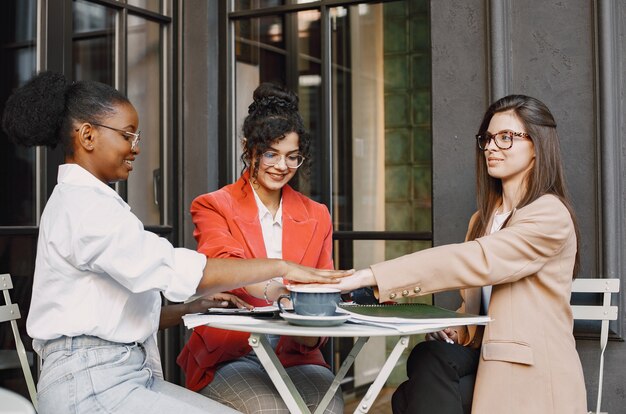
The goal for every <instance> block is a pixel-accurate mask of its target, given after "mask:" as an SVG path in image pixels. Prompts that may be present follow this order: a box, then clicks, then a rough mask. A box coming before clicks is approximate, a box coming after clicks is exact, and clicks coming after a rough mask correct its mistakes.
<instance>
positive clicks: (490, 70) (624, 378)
mask: <svg viewBox="0 0 626 414" xmlns="http://www.w3.org/2000/svg"><path fill="white" fill-rule="evenodd" d="M431 23H432V33H431V38H432V53H433V55H432V62H433V63H432V64H433V67H432V76H433V79H432V85H433V122H432V125H433V169H434V171H433V192H434V194H433V227H434V228H433V233H434V243H435V245H441V244H445V243H452V242H459V241H462V240H463V237H464V235H465V231H466V226H467V221H468V219H469V217H470V215H471V213H472V212H473V211H474V208H475V198H474V188H475V187H474V145H475V144H474V139H473V136H474V134H475V133H476V130H477V129H478V126H479V123H480V121H481V117H482V114H483V112H484V111H485V109H486V108H487V106H488V104H489V103H490V102H491V101H492V100H495V99H497V98H500V97H502V96H504V95H506V94H509V93H522V94H526V95H530V96H534V97H536V98H538V99H540V100H542V101H543V102H545V103H546V104H547V105H548V107H549V108H550V109H551V110H552V111H553V113H554V115H555V117H556V120H557V123H558V130H559V135H560V138H561V149H562V152H563V157H564V163H565V173H566V178H567V181H568V184H569V188H570V192H571V194H572V198H573V202H574V207H575V209H576V213H577V216H578V220H579V225H580V229H581V258H582V269H581V273H580V277H619V278H621V279H622V280H624V275H625V274H626V263H625V260H624V259H623V257H622V256H623V255H624V246H625V244H626V240H625V236H624V235H625V231H624V230H625V224H624V216H625V214H624V213H625V212H624V206H625V205H626V199H625V197H626V196H625V192H624V183H625V182H626V168H625V167H624V166H625V165H626V144H625V143H624V140H623V138H622V135H623V131H624V130H625V128H626V120H625V117H624V114H623V102H624V89H625V88H624V86H625V85H624V76H623V68H624V67H626V65H625V64H626V62H625V58H626V46H625V44H624V43H625V42H624V31H625V29H626V0H598V1H596V2H593V1H585V0H568V1H544V0H524V1H522V0H491V1H489V0H486V1H485V0H467V1H461V0H433V1H431ZM622 283H623V282H622ZM624 296H625V295H624V294H620V295H619V298H618V302H617V304H619V305H620V321H619V323H615V324H613V325H612V330H613V331H615V332H616V334H615V335H614V336H616V337H619V336H620V335H622V333H623V332H624V325H625V320H626V319H625V318H624V316H623V315H624V310H625V307H624V305H625V300H624ZM436 302H437V304H440V305H444V306H449V307H454V306H456V304H457V303H458V295H456V294H454V293H448V294H442V295H438V296H437V297H436ZM577 346H578V349H579V353H580V355H581V360H582V361H583V367H584V370H585V380H586V383H587V389H588V399H589V407H590V408H591V407H594V408H595V401H596V392H597V369H598V361H599V359H598V358H599V352H598V348H599V343H598V341H591V340H578V342H577ZM606 358H607V362H606V366H605V382H604V391H603V395H604V397H603V411H608V412H610V413H620V412H624V406H626V391H625V384H626V372H625V370H624V369H623V368H620V367H624V366H626V344H624V342H620V341H611V342H609V345H608V348H607V353H606Z"/></svg>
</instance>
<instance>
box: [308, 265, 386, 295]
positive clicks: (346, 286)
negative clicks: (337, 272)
mask: <svg viewBox="0 0 626 414" xmlns="http://www.w3.org/2000/svg"><path fill="white" fill-rule="evenodd" d="M309 286H311V287H327V288H334V289H339V290H341V293H348V292H352V291H353V290H356V289H360V288H362V287H368V286H376V279H375V278H374V273H373V272H372V269H370V268H366V269H361V270H357V271H356V272H354V274H352V275H350V276H346V277H344V278H342V279H338V280H337V283H333V284H311V285H309Z"/></svg>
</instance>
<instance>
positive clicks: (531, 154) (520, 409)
mask: <svg viewBox="0 0 626 414" xmlns="http://www.w3.org/2000/svg"><path fill="white" fill-rule="evenodd" d="M476 138H477V144H478V145H477V150H476V155H477V157H476V161H477V163H476V165H477V200H478V211H477V212H476V213H475V214H474V215H473V217H472V218H471V220H470V224H469V230H468V233H467V238H466V242H465V243H459V244H452V245H445V246H439V247H435V248H432V249H427V250H423V251H420V252H417V253H413V254H409V255H406V256H403V257H400V258H397V259H395V260H390V261H387V262H383V263H378V264H375V265H372V266H371V267H370V268H369V269H364V270H360V271H358V272H356V273H355V274H354V275H353V276H350V277H348V278H346V279H344V280H343V281H342V283H341V285H342V289H343V290H344V291H349V290H353V289H357V288H360V287H364V286H378V289H379V294H380V296H379V297H380V300H381V301H387V300H394V299H397V298H401V297H411V296H417V295H429V294H432V293H436V292H440V291H444V290H451V289H461V293H462V296H463V298H464V302H463V305H462V307H461V310H462V311H466V312H470V313H479V312H481V302H482V306H484V308H485V309H487V313H488V315H489V316H490V317H491V318H492V319H493V320H492V322H490V323H489V324H488V325H487V326H486V328H485V329H484V332H483V329H482V328H476V327H469V328H467V327H459V328H454V329H452V328H451V329H446V330H444V331H441V332H437V333H434V334H432V335H429V338H427V339H431V341H426V342H423V343H422V344H419V345H418V346H416V347H415V349H414V350H413V352H412V354H411V356H410V358H409V361H408V365H407V372H408V375H409V380H408V381H407V382H406V383H404V384H402V385H401V386H400V388H399V389H398V391H397V392H396V394H395V395H394V399H393V400H394V401H393V408H394V412H395V413H415V414H419V413H438V414H447V413H463V412H469V409H470V405H469V404H466V406H465V407H464V404H463V403H464V401H463V399H464V398H463V395H462V394H463V388H468V387H467V384H465V385H464V381H465V382H467V379H468V378H472V375H473V374H474V373H475V374H476V380H475V387H474V391H473V402H472V403H471V410H472V412H473V413H474V414H492V413H493V414H495V413H508V414H514V413H541V414H551V413H552V414H576V413H586V412H587V410H586V392H585V383H584V379H583V372H582V368H581V364H580V360H579V358H578V354H577V352H576V348H575V341H574V337H573V335H572V327H573V319H572V312H571V309H570V305H569V301H570V293H571V284H572V278H573V275H574V274H575V270H576V268H577V265H578V248H577V246H578V238H577V234H578V231H577V225H576V220H575V217H574V214H573V211H572V207H571V203H570V201H569V197H568V195H567V191H566V188H565V182H564V179H563V172H562V167H561V160H560V151H559V143H558V136H557V132H556V123H555V121H554V118H553V116H552V114H551V113H550V111H549V110H548V108H547V107H546V106H545V105H544V104H543V103H541V102H539V101H538V100H536V99H534V98H530V97H527V96H522V95H511V96H507V97H505V98H502V99H500V100H499V101H497V102H495V103H494V104H493V105H491V106H490V107H489V109H488V110H487V112H486V114H485V116H484V119H483V121H482V124H481V126H480V129H479V133H478V135H477V137H476ZM483 287H492V290H491V292H489V289H488V288H483ZM471 382H472V380H471V379H470V383H469V389H470V394H469V395H470V396H471V395H472V394H471V387H472V384H471Z"/></svg>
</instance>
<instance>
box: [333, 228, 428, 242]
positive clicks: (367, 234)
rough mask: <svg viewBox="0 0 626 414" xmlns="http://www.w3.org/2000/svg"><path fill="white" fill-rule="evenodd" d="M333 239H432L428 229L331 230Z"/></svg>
mask: <svg viewBox="0 0 626 414" xmlns="http://www.w3.org/2000/svg"><path fill="white" fill-rule="evenodd" d="M333 239H334V240H417V241H432V239H433V233H432V232H430V231H424V232H413V231H345V230H335V231H333Z"/></svg>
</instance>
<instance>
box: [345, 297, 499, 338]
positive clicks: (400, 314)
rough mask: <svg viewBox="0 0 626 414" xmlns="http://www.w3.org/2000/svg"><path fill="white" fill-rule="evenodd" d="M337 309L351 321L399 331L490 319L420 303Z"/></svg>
mask: <svg viewBox="0 0 626 414" xmlns="http://www.w3.org/2000/svg"><path fill="white" fill-rule="evenodd" d="M338 306H339V308H340V309H342V310H343V311H346V312H348V313H350V315H351V317H350V322H354V323H363V324H368V325H375V326H383V327H387V328H392V329H396V330H398V331H399V332H408V331H411V330H414V328H415V327H416V326H421V325H425V324H426V325H445V326H457V325H483V324H486V323H488V322H489V321H490V320H491V319H490V318H489V317H488V316H486V315H484V316H479V315H472V314H467V313H458V312H454V311H451V310H449V309H444V308H440V307H438V306H432V305H426V304H423V303H399V304H392V305H383V304H381V305H357V304H351V303H341V304H339V305H338Z"/></svg>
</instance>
